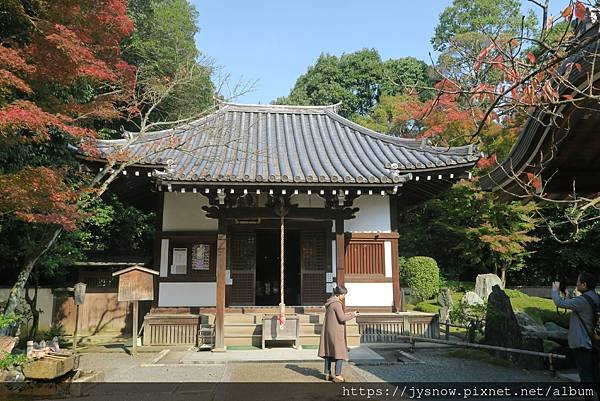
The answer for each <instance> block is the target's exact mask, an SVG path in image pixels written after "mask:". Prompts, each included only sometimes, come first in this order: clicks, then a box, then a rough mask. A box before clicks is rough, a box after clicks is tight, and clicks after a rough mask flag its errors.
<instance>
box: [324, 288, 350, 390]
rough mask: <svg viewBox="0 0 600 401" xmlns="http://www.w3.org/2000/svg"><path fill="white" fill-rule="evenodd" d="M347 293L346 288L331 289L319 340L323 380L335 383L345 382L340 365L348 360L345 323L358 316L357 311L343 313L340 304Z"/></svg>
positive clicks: (342, 307)
mask: <svg viewBox="0 0 600 401" xmlns="http://www.w3.org/2000/svg"><path fill="white" fill-rule="evenodd" d="M347 293H348V290H346V287H344V286H341V285H339V286H336V287H335V288H334V289H333V296H332V297H331V298H329V299H328V300H327V302H325V320H324V321H323V327H322V328H321V338H320V340H319V356H320V357H321V358H324V359H325V379H326V380H332V381H334V382H336V383H339V382H344V381H345V379H344V378H343V377H342V363H343V361H344V360H348V345H347V342H346V322H347V321H348V320H351V319H354V318H356V317H357V316H358V311H354V312H352V313H345V312H344V306H343V304H342V302H343V301H344V298H345V297H346V294H347ZM333 361H335V376H333V375H332V374H331V364H332V363H333Z"/></svg>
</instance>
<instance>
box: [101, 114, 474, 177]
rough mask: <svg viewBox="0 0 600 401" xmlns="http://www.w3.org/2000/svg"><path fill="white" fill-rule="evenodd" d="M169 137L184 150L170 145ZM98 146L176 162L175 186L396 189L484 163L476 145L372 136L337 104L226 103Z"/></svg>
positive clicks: (144, 158)
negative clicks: (404, 179) (401, 182)
mask: <svg viewBox="0 0 600 401" xmlns="http://www.w3.org/2000/svg"><path fill="white" fill-rule="evenodd" d="M170 138H175V140H176V141H177V143H178V144H179V146H177V147H175V148H173V147H172V146H169V145H168V143H169V139H170ZM97 147H98V149H99V150H100V153H101V155H103V156H104V157H105V156H107V155H108V154H110V153H111V152H114V151H115V150H116V149H121V148H123V147H128V148H129V149H130V151H131V154H132V155H134V156H137V155H141V156H142V157H141V159H140V161H139V163H138V164H150V165H152V164H156V165H164V164H167V162H168V161H172V167H173V170H172V172H171V173H170V176H169V177H168V178H169V179H172V180H175V181H178V180H180V181H207V182H227V181H232V182H235V181H243V182H263V183H264V182H269V183H282V182H298V183H338V182H345V183H362V184H389V183H392V182H398V179H397V173H400V174H404V173H409V172H420V171H427V172H430V171H436V170H441V169H445V168H457V167H458V168H460V167H461V165H462V166H464V168H465V169H466V168H469V167H471V166H472V165H473V164H474V163H475V162H476V161H477V160H478V156H477V155H475V154H473V148H472V147H469V146H462V147H452V148H443V147H433V146H429V145H426V144H424V143H423V142H422V141H420V140H415V139H409V138H398V137H393V136H389V135H384V134H380V133H378V132H375V131H372V130H369V129H367V128H365V127H362V126H360V125H358V124H356V123H354V122H352V121H350V120H347V119H345V118H343V117H341V116H340V115H338V114H337V113H336V112H335V106H280V105H240V104H232V103H225V104H224V105H223V106H222V107H221V108H220V109H219V110H217V111H216V112H214V113H213V114H211V115H209V116H207V117H204V118H202V119H199V120H196V121H193V122H191V123H188V124H184V125H182V126H179V127H177V128H175V129H173V130H164V131H156V132H152V133H147V134H145V135H144V136H143V137H142V136H137V137H136V136H135V135H134V139H133V140H132V141H130V142H129V143H128V141H127V140H101V141H98V142H97ZM169 159H170V160H169ZM392 164H393V165H394V167H397V168H396V169H395V170H397V171H394V170H393V169H392V168H391V166H392ZM394 178H396V179H395V180H394Z"/></svg>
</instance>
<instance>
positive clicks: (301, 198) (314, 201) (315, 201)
mask: <svg viewBox="0 0 600 401" xmlns="http://www.w3.org/2000/svg"><path fill="white" fill-rule="evenodd" d="M290 203H292V204H293V205H294V204H297V205H298V207H325V199H323V198H321V197H320V196H318V195H315V194H311V195H309V194H298V195H292V196H291V197H290Z"/></svg>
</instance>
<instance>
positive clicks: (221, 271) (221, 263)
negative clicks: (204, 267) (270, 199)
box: [213, 216, 227, 352]
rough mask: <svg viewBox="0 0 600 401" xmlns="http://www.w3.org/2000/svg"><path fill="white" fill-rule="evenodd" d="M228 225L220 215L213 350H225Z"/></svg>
mask: <svg viewBox="0 0 600 401" xmlns="http://www.w3.org/2000/svg"><path fill="white" fill-rule="evenodd" d="M226 258H227V226H226V220H225V218H224V217H223V216H219V234H218V236H217V300H216V306H217V308H216V314H215V347H214V348H213V351H215V352H224V351H225V276H226V272H225V270H226V269H227V259H226Z"/></svg>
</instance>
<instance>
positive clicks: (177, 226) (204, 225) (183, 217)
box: [162, 192, 218, 231]
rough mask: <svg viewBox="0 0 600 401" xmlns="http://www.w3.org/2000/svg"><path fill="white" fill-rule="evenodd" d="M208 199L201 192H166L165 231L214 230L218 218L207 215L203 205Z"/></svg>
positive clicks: (164, 208) (205, 204)
mask: <svg viewBox="0 0 600 401" xmlns="http://www.w3.org/2000/svg"><path fill="white" fill-rule="evenodd" d="M207 205H208V199H206V198H205V197H204V196H202V195H200V194H194V193H189V192H186V193H183V194H182V193H178V192H165V202H164V206H163V222H162V226H163V231H214V230H217V229H218V222H217V219H210V218H207V217H206V216H205V213H204V210H202V206H207Z"/></svg>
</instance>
